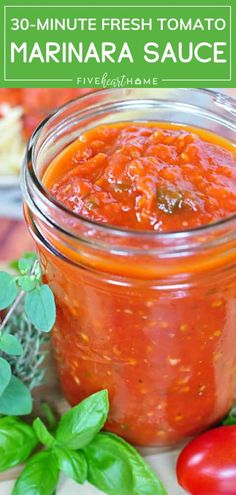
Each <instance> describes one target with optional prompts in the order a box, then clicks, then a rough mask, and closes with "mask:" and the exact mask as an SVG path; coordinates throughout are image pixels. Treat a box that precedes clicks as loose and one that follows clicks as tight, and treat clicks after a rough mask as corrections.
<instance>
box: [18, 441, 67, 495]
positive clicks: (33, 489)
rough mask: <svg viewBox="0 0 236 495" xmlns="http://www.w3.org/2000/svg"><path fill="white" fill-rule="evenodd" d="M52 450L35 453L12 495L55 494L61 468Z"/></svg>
mask: <svg viewBox="0 0 236 495" xmlns="http://www.w3.org/2000/svg"><path fill="white" fill-rule="evenodd" d="M55 461H56V460H55V456H54V454H53V452H52V451H50V450H47V451H44V452H40V453H39V454H36V455H34V456H33V457H32V458H31V459H30V460H29V461H28V463H27V465H26V467H25V469H24V470H23V471H22V473H21V475H20V476H19V478H18V480H17V481H16V484H15V487H14V490H13V493H12V495H26V494H27V495H53V493H54V491H55V489H56V487H57V483H58V477H59V469H58V467H57V462H55Z"/></svg>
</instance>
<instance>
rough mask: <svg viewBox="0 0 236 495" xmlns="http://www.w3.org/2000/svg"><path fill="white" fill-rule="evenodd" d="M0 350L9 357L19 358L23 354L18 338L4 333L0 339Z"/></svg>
mask: <svg viewBox="0 0 236 495" xmlns="http://www.w3.org/2000/svg"><path fill="white" fill-rule="evenodd" d="M0 349H1V351H3V352H5V353H6V354H9V355H10V356H21V355H22V354H23V347H22V345H21V343H20V342H19V340H18V338H17V337H15V335H10V334H9V333H5V334H3V335H2V336H1V337H0Z"/></svg>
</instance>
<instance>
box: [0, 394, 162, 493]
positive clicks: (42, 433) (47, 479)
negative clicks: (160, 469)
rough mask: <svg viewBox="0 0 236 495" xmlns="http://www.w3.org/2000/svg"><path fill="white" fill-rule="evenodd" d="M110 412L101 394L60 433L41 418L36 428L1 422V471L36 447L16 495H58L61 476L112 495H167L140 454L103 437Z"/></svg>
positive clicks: (65, 421) (69, 417)
mask: <svg viewBox="0 0 236 495" xmlns="http://www.w3.org/2000/svg"><path fill="white" fill-rule="evenodd" d="M108 412H109V403H108V393H107V390H101V391H100V392H97V393H95V394H93V395H91V396H90V397H88V398H87V399H85V400H83V401H82V402H81V403H80V404H79V405H77V406H75V407H73V408H72V409H70V410H69V411H68V412H66V413H65V414H64V416H62V418H61V420H60V421H59V424H58V425H57V426H56V428H55V430H54V431H49V430H48V429H47V427H46V425H45V424H44V423H43V422H42V420H41V419H40V418H37V419H36V420H35V421H34V423H33V428H32V427H31V426H29V425H26V424H25V423H24V422H23V421H21V420H18V419H16V418H3V419H2V420H0V470H2V471H3V470H5V469H8V468H9V467H12V466H15V465H16V464H18V463H20V462H22V461H25V460H26V459H27V458H28V457H29V456H30V455H31V453H32V451H33V449H34V448H35V446H36V445H37V444H38V443H40V444H42V445H43V450H41V452H39V453H36V454H34V455H32V457H30V459H29V460H28V462H27V463H26V465H25V468H24V469H23V471H22V473H21V475H20V476H19V478H18V480H17V481H16V484H15V487H14V489H13V494H12V495H26V494H27V495H31V494H32V495H53V494H54V493H56V488H57V484H58V479H59V474H60V472H63V473H64V474H65V475H66V476H67V477H69V478H71V479H72V480H74V481H75V482H76V483H79V484H83V483H84V482H85V481H86V480H88V481H89V482H90V483H92V484H93V485H95V486H96V487H97V488H98V489H100V490H102V491H103V492H105V493H106V494H107V495H167V492H166V490H165V488H164V487H163V485H162V483H161V481H160V480H159V479H158V478H157V477H156V475H155V474H154V472H153V471H152V469H151V467H150V466H149V465H148V464H147V463H146V462H145V461H144V459H143V458H142V457H141V456H140V455H139V453H138V452H137V451H136V450H135V449H134V448H133V447H131V445H129V444H128V443H127V442H125V441H124V440H123V439H122V438H120V437H118V436H117V435H114V434H111V433H101V432H100V430H101V428H102V427H103V425H104V423H105V421H106V419H107V415H108Z"/></svg>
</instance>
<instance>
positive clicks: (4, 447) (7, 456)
mask: <svg viewBox="0 0 236 495" xmlns="http://www.w3.org/2000/svg"><path fill="white" fill-rule="evenodd" d="M37 444H38V439H37V436H36V434H35V432H34V430H33V428H32V426H29V425H28V424H26V423H24V422H23V421H21V420H20V419H18V418H14V417H11V416H7V417H4V418H0V472H1V471H6V470H7V469H10V468H12V467H14V466H17V464H20V463H21V462H24V461H25V460H26V459H27V458H28V457H29V455H30V454H31V452H32V451H33V450H34V448H35V447H36V445H37Z"/></svg>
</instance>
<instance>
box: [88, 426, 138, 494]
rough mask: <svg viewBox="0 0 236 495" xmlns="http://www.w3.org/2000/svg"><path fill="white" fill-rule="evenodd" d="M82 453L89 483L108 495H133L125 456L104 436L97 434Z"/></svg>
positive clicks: (130, 475) (132, 485) (131, 477)
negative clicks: (85, 460)
mask: <svg viewBox="0 0 236 495" xmlns="http://www.w3.org/2000/svg"><path fill="white" fill-rule="evenodd" d="M83 451H84V453H85V457H86V459H87V464H88V478H87V479H88V481H89V482H90V483H92V484H93V485H94V486H96V487H97V488H98V489H100V490H102V491H104V492H105V493H107V494H108V495H118V494H119V495H133V494H134V490H133V489H134V480H133V476H132V470H131V469H130V465H129V462H128V460H127V456H126V455H124V454H123V453H121V452H119V449H117V448H116V445H113V443H112V442H110V441H109V439H108V438H107V437H106V436H103V435H102V434H101V433H99V434H98V435H96V437H95V438H94V439H93V441H92V442H91V443H90V444H88V445H87V446H86V447H85V448H84V449H83ZM140 493H141V492H140Z"/></svg>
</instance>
